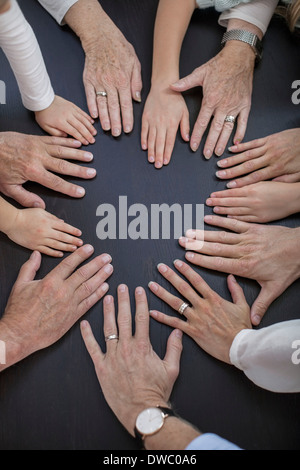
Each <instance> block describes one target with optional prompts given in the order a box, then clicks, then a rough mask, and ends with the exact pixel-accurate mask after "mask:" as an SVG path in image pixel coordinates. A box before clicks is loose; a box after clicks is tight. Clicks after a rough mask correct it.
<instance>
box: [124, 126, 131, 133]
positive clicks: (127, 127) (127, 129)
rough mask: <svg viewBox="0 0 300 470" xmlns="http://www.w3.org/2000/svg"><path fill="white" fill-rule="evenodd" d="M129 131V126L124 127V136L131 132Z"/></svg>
mask: <svg viewBox="0 0 300 470" xmlns="http://www.w3.org/2000/svg"><path fill="white" fill-rule="evenodd" d="M131 130H132V129H131V127H130V126H125V129H124V131H125V133H126V134H128V133H129V132H131Z"/></svg>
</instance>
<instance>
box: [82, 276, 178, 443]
mask: <svg viewBox="0 0 300 470" xmlns="http://www.w3.org/2000/svg"><path fill="white" fill-rule="evenodd" d="M135 300H136V315H135V335H134V336H132V317H131V309H130V299H129V293H128V288H127V286H124V285H121V286H119V288H118V303H119V314H118V327H119V333H118V327H117V324H116V316H115V307H114V299H113V297H111V296H107V297H105V299H104V335H105V336H109V335H113V334H119V341H117V340H110V341H108V342H107V343H106V347H107V351H106V354H104V353H103V352H102V351H101V349H100V347H99V345H98V343H97V341H96V340H95V338H94V336H93V333H92V330H91V327H90V325H89V324H88V323H87V322H86V321H83V322H81V332H82V336H83V339H84V342H85V345H86V347H87V350H88V352H89V354H90V356H91V358H92V360H93V363H94V365H95V369H96V374H97V377H98V380H99V382H100V385H101V388H102V391H103V394H104V396H105V399H106V401H107V403H108V405H109V406H110V408H111V409H112V410H113V412H114V413H115V415H116V416H117V418H118V419H119V421H120V422H121V423H122V424H123V426H124V427H125V428H126V429H127V431H128V432H129V433H130V434H131V435H134V427H135V421H136V418H137V417H138V415H139V413H140V412H142V411H143V410H144V409H146V408H148V407H152V406H154V407H155V406H157V405H160V406H167V403H168V400H169V398H170V395H171V392H172V389H173V386H174V383H175V381H176V379H177V376H178V373H179V361H180V356H181V351H182V342H181V336H182V334H181V332H179V331H173V333H172V334H171V335H170V337H169V340H168V345H167V352H166V356H165V358H164V360H161V359H160V358H159V357H158V356H157V355H156V353H155V352H154V351H153V349H152V346H151V343H150V339H149V309H148V302H147V297H146V294H145V291H144V289H142V288H141V287H138V288H137V289H136V292H135Z"/></svg>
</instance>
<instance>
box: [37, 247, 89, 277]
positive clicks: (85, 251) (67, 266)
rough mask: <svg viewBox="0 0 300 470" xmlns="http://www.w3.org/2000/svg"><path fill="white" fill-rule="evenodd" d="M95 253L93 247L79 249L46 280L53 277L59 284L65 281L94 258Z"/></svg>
mask: <svg viewBox="0 0 300 470" xmlns="http://www.w3.org/2000/svg"><path fill="white" fill-rule="evenodd" d="M93 253H94V248H93V247H92V246H91V245H84V246H82V247H81V248H78V250H76V251H75V253H73V254H72V255H70V256H68V257H67V258H65V259H64V260H63V261H62V262H61V263H60V264H59V265H58V266H57V267H56V268H54V269H53V271H51V273H50V274H48V276H46V278H47V277H53V278H54V279H55V280H57V281H58V282H59V281H65V280H66V279H68V278H69V277H70V276H71V275H72V274H73V272H74V271H75V269H76V268H78V266H79V265H80V264H81V263H83V262H84V261H86V260H87V259H88V258H89V257H90V256H92V254H93ZM46 278H45V279H46Z"/></svg>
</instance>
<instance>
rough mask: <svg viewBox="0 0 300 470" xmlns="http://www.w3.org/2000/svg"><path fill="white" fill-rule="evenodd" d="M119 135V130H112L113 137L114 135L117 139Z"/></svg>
mask: <svg viewBox="0 0 300 470" xmlns="http://www.w3.org/2000/svg"><path fill="white" fill-rule="evenodd" d="M120 134H121V130H120V129H117V128H115V129H114V130H113V135H114V136H115V137H118V136H119V135H120Z"/></svg>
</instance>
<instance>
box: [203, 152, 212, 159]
mask: <svg viewBox="0 0 300 470" xmlns="http://www.w3.org/2000/svg"><path fill="white" fill-rule="evenodd" d="M211 156H212V152H211V150H206V152H205V153H204V157H205V158H206V160H208V159H209V158H210V157H211Z"/></svg>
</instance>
